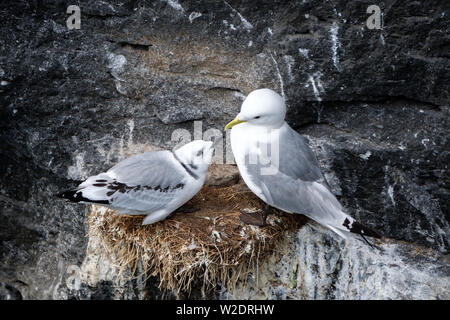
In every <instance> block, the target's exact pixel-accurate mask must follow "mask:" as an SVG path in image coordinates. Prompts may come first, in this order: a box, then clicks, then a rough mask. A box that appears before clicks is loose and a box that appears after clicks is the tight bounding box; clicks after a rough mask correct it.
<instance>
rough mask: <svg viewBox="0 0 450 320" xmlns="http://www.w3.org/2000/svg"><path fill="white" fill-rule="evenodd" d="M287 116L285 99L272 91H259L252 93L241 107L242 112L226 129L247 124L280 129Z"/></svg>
mask: <svg viewBox="0 0 450 320" xmlns="http://www.w3.org/2000/svg"><path fill="white" fill-rule="evenodd" d="M285 116H286V104H285V103H284V99H283V98H282V97H281V96H280V95H279V94H278V93H276V92H275V91H273V90H270V89H258V90H254V91H252V92H250V94H249V95H248V96H247V98H245V100H244V102H243V103H242V106H241V112H239V114H238V115H237V116H236V118H235V119H234V120H233V121H231V122H230V123H228V124H227V125H226V127H225V129H228V128H231V127H233V126H235V125H237V124H239V123H242V122H247V123H249V124H252V125H256V126H264V127H271V128H279V127H280V126H281V125H282V124H283V122H284V117H285Z"/></svg>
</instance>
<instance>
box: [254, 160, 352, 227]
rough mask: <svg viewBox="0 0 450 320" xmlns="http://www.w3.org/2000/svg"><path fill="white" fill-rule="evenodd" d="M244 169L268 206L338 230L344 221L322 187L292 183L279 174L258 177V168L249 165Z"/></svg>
mask: <svg viewBox="0 0 450 320" xmlns="http://www.w3.org/2000/svg"><path fill="white" fill-rule="evenodd" d="M246 169H247V172H246V174H247V176H248V178H249V179H250V180H251V181H252V182H253V183H254V184H255V185H256V186H258V187H259V188H260V189H261V192H262V194H263V196H264V197H265V198H266V199H265V201H266V202H267V203H268V204H269V205H271V206H273V207H275V208H278V209H281V210H283V211H286V212H290V213H301V214H304V215H306V216H308V217H310V218H311V219H313V220H316V221H317V222H320V223H322V224H327V225H331V226H336V227H340V226H342V223H343V221H344V220H345V217H346V215H345V213H343V212H342V206H341V204H340V203H339V201H338V200H337V199H336V197H335V196H334V195H333V194H332V193H331V191H330V190H329V189H328V188H327V187H326V186H325V185H323V184H322V183H320V182H317V181H303V180H301V179H294V178H292V177H290V176H288V175H286V174H284V173H283V172H278V173H276V174H272V175H261V174H260V169H261V167H260V166H258V165H251V164H250V165H247V168H246Z"/></svg>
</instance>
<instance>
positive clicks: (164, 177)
mask: <svg viewBox="0 0 450 320" xmlns="http://www.w3.org/2000/svg"><path fill="white" fill-rule="evenodd" d="M180 167H181V166H180V165H179V164H178V163H177V161H176V160H175V159H174V157H173V155H172V154H171V152H170V151H158V152H147V153H143V154H139V155H136V156H133V157H130V158H128V159H125V160H124V161H122V162H120V163H118V164H117V165H116V166H114V167H112V168H111V169H109V170H108V171H107V172H105V173H102V174H99V175H98V176H93V177H90V178H89V179H88V180H86V181H85V182H83V183H82V184H81V185H80V186H79V188H80V191H82V194H83V196H84V197H85V198H87V199H91V200H95V201H98V200H102V201H103V200H104V201H108V202H109V205H110V206H111V207H112V208H115V209H122V210H123V211H128V212H129V213H141V212H153V211H156V210H159V209H162V208H164V207H165V206H166V205H167V204H168V203H170V202H171V201H172V200H174V199H175V198H176V197H177V196H178V195H179V193H180V192H181V191H182V190H183V188H184V187H185V184H186V175H185V174H184V172H183V171H182V169H181V168H180Z"/></svg>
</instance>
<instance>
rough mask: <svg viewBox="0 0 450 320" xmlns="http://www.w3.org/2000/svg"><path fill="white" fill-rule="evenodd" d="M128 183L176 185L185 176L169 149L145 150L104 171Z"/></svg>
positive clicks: (153, 185)
mask: <svg viewBox="0 0 450 320" xmlns="http://www.w3.org/2000/svg"><path fill="white" fill-rule="evenodd" d="M106 173H107V174H108V175H110V176H112V177H115V178H116V179H117V180H119V181H120V182H122V183H126V184H129V185H134V186H136V185H146V186H152V187H156V186H160V187H162V188H165V187H167V186H176V185H177V184H178V183H179V182H180V181H182V180H183V179H184V178H185V174H184V172H183V171H182V170H181V169H180V165H179V163H178V162H177V161H176V160H175V158H174V157H173V154H172V153H171V152H170V151H157V152H146V153H142V154H138V155H135V156H132V157H130V158H127V159H125V160H123V161H121V162H119V163H118V164H117V165H115V166H114V167H112V168H111V169H109V170H108V171H107V172H106Z"/></svg>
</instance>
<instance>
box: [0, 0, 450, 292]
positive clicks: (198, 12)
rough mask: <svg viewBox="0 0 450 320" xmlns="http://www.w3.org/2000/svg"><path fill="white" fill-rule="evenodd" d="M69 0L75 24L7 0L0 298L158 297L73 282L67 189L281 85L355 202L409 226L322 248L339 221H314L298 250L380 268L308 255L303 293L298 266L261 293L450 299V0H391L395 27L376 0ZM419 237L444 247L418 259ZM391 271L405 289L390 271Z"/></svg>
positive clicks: (79, 220)
mask: <svg viewBox="0 0 450 320" xmlns="http://www.w3.org/2000/svg"><path fill="white" fill-rule="evenodd" d="M375 3H377V1H375ZM71 4H79V5H80V8H81V29H80V30H68V28H67V27H66V20H67V18H68V17H69V15H68V14H67V13H66V9H67V4H66V3H65V2H64V1H56V0H54V1H51V0H49V1H2V2H1V3H0V18H1V21H2V28H1V30H0V106H1V108H0V127H1V131H0V203H1V206H0V217H1V219H2V224H1V226H0V297H1V298H5V299H18V298H25V299H44V298H55V299H58V298H59V299H60V298H92V299H93V298H98V299H100V298H105V299H106V298H143V294H142V290H141V289H143V288H144V287H145V285H144V284H142V283H137V282H135V283H133V282H130V283H127V284H123V283H120V284H117V283H115V282H114V280H111V278H108V277H105V278H104V279H103V278H102V280H101V281H98V282H91V283H90V282H89V281H87V280H86V282H83V283H82V284H80V286H81V287H80V288H81V289H80V290H81V291H80V290H75V291H73V290H71V289H70V288H69V287H68V285H67V283H68V282H67V281H68V278H70V276H71V274H69V272H68V270H72V269H69V268H74V267H73V266H75V267H76V266H78V267H81V266H82V265H85V263H84V264H83V261H84V262H86V258H87V257H88V256H90V254H88V255H87V253H86V252H87V250H88V239H86V237H85V235H86V226H85V224H84V221H85V218H86V214H87V208H86V207H84V206H77V205H72V204H67V203H64V202H61V201H57V200H55V198H54V197H53V196H52V195H53V194H54V193H56V192H57V191H60V190H62V189H65V188H68V187H72V186H74V185H75V184H76V183H77V181H79V180H82V179H84V178H86V177H88V176H89V175H92V174H95V173H98V172H99V171H102V170H106V169H108V168H109V167H111V166H112V165H114V164H115V163H117V162H118V161H120V160H122V159H123V158H125V157H127V156H129V155H132V154H135V153H139V152H143V151H148V150H154V149H156V148H172V147H174V146H175V145H178V144H180V143H183V142H185V141H180V139H178V138H180V135H174V139H172V133H174V130H176V129H178V130H181V129H184V130H187V131H176V132H177V133H186V132H188V133H189V135H192V136H194V135H193V132H194V121H195V120H201V121H202V123H201V124H202V131H206V130H209V129H212V128H215V129H217V130H219V131H220V130H222V128H223V127H224V125H225V124H226V123H227V122H228V121H229V120H230V119H232V118H234V116H235V115H236V114H237V112H238V111H239V107H240V104H241V102H242V100H243V98H244V97H245V95H246V94H248V93H249V92H250V91H252V90H254V89H257V88H261V87H269V88H272V89H274V90H277V91H278V92H280V93H281V94H283V95H284V97H285V99H286V101H287V105H288V119H287V120H288V122H289V123H290V124H291V125H292V126H293V127H294V128H296V129H297V130H298V131H299V132H301V133H303V134H305V135H307V136H308V137H309V140H310V143H311V146H312V147H313V148H314V149H315V151H316V152H317V154H318V157H319V160H320V162H321V163H322V165H323V169H324V172H325V173H326V176H327V179H328V180H329V182H330V185H331V186H332V187H333V189H334V191H335V192H336V194H337V195H338V196H339V198H340V200H341V202H342V203H343V205H344V206H345V208H346V209H347V211H348V212H349V213H350V214H351V215H353V216H354V217H356V218H358V219H359V220H361V221H362V222H363V223H365V224H367V225H369V226H370V227H372V228H374V229H377V230H378V231H379V232H381V233H382V234H383V235H384V236H386V237H388V238H392V239H396V241H395V242H392V243H391V244H389V246H388V248H387V249H386V253H385V254H384V255H378V254H375V253H367V252H366V251H363V252H361V253H358V252H357V249H358V248H359V246H358V245H356V247H355V245H349V246H348V247H344V246H343V245H342V244H338V245H334V244H333V248H334V249H333V250H332V249H330V248H331V247H330V246H331V245H325V246H320V245H318V243H325V244H326V243H328V242H330V241H331V240H330V235H329V233H327V232H323V231H322V230H321V232H311V231H308V230H310V229H305V230H304V229H302V230H300V231H299V234H298V236H295V237H296V238H295V239H296V240H295V241H293V242H292V243H291V245H290V248H291V249H292V250H293V251H294V253H292V255H289V256H288V257H286V258H285V260H286V261H284V262H282V263H283V264H284V265H286V266H291V265H294V260H292V259H294V254H295V255H296V256H298V257H300V258H301V257H302V254H307V255H311V256H314V257H317V259H319V257H322V258H323V257H328V255H331V256H332V258H333V259H337V258H336V253H335V252H334V250H336V252H341V251H342V253H341V258H340V259H341V260H339V261H341V262H339V263H340V264H341V265H342V268H343V269H340V271H339V272H340V273H342V274H344V275H345V276H346V277H347V276H350V275H353V274H355V272H356V271H355V269H352V268H354V266H356V265H358V266H359V267H360V268H361V269H364V268H367V267H370V268H371V269H373V270H374V274H375V275H373V276H371V277H365V276H357V277H356V278H354V279H355V280H354V281H355V282H352V284H349V285H348V287H345V286H344V284H343V283H342V282H339V281H337V282H336V284H334V285H328V287H327V284H326V283H328V282H329V281H334V280H332V279H334V278H333V277H329V278H327V277H325V274H326V273H325V274H324V273H320V272H319V273H318V274H321V275H323V277H322V278H320V279H318V278H317V279H316V278H314V276H313V274H312V273H311V272H314V271H313V270H314V268H316V267H315V265H318V266H320V267H317V268H319V269H320V268H322V267H323V268H324V270H328V269H330V268H331V267H330V268H328V266H329V265H328V264H317V263H316V262H314V261H315V260H314V259H316V258H314V259H312V260H305V259H303V260H301V261H303V262H302V263H303V265H301V266H300V265H299V267H298V270H303V271H301V272H300V271H299V272H298V275H299V274H304V275H305V277H306V280H305V279H304V278H298V280H297V285H296V287H295V288H296V289H295V290H294V289H289V290H288V289H287V288H288V287H289V285H288V284H289V281H288V280H287V278H286V275H287V273H284V275H280V277H281V278H282V280H280V281H281V282H280V283H281V284H280V286H284V287H285V289H283V290H284V291H283V290H281V291H280V294H279V295H277V294H275V293H273V292H272V291H266V292H265V293H264V294H262V293H260V292H258V293H253V291H252V290H251V289H249V292H247V293H246V295H247V296H253V297H256V296H258V297H271V298H275V297H279V298H288V297H297V298H339V297H345V298H350V299H359V298H364V297H367V298H372V297H381V298H392V299H397V298H418V297H422V298H429V299H436V298H447V299H448V274H449V272H448V269H446V268H443V267H442V263H441V262H442V261H447V262H448V260H445V259H448V258H447V257H448V255H447V254H448V250H449V240H448V239H449V234H450V231H449V220H450V216H449V191H448V190H449V175H448V163H449V150H448V145H449V142H448V136H449V135H448V127H449V106H450V103H449V102H450V96H449V90H448V88H449V84H450V79H449V77H450V40H449V37H448V34H449V30H450V22H449V21H450V19H449V17H448V6H447V4H446V2H445V1H426V2H418V1H402V2H399V1H384V2H379V3H378V4H379V5H380V8H381V10H382V12H383V16H382V26H383V28H382V29H381V30H377V29H374V30H369V29H368V28H367V27H366V19H367V18H368V16H369V14H367V13H366V9H367V7H368V6H369V5H371V4H374V1H344V0H335V1H318V0H317V1H316V0H311V1H308V0H306V1H272V0H271V1H246V2H239V1H232V0H229V1H219V0H216V1H206V0H205V1H181V0H180V1H176V0H171V1H165V0H160V1H144V0H138V1H74V2H73V3H71ZM181 137H182V139H181V140H183V139H184V140H185V139H186V135H181ZM224 147H225V148H224V152H227V162H228V161H229V160H230V150H229V148H227V147H229V145H226V144H225V143H224ZM223 160H225V156H224V159H223ZM300 235H301V236H300ZM304 236H305V237H304ZM89 241H90V239H89ZM398 241H400V242H398ZM331 242H333V243H335V241H334V240H333V241H331ZM419 246H420V247H422V246H423V247H425V248H427V249H426V250H430V252H432V253H430V255H427V256H426V257H424V258H423V260H417V259H413V258H408V257H411V252H414V250H416V248H418V247H419ZM330 251H333V253H332V254H331V253H330ZM291 257H292V259H291ZM322 258H320V259H322ZM290 259H291V260H292V261H291V260H290ZM390 260H392V263H391V262H389V261H390ZM421 261H423V263H424V265H427V266H429V267H427V268H421V267H420V264H421ZM277 263H279V262H277ZM94 264H95V263H94ZM391 264H397V265H399V266H400V267H398V268H399V269H395V267H390V265H391ZM447 264H448V263H447ZM350 265H352V266H353V267H350ZM333 268H334V267H333ZM333 268H331V269H330V270H334V269H333ZM345 268H347V271H346V270H345ZM377 268H379V270H377ZM350 269H351V270H350ZM308 270H309V271H308ZM402 270H405V273H402V272H401V271H402ZM308 272H309V273H308ZM307 274H309V275H310V276H312V279H311V278H308V276H307ZM402 274H404V277H403V278H402ZM382 275H386V277H387V278H388V279H391V280H392V281H391V282H390V284H389V286H387V285H386V286H377V285H375V284H374V282H373V281H375V280H376V279H378V278H377V277H378V276H382ZM406 275H408V276H406ZM272 276H273V274H272V273H270V270H268V271H267V274H266V278H270V277H272ZM397 277H398V279H397ZM307 279H309V280H307ZM314 279H316V280H314ZM396 279H397V280H396ZM399 279H405V281H401V280H399ZM421 279H423V281H422V280H421ZM152 281H153V282H152ZM152 281H150V282H149V285H147V287H148V288H149V286H150V287H151V288H150V291H151V292H153V293H154V296H155V297H159V296H160V295H159V293H158V292H157V290H156V289H155V285H154V284H156V283H157V280H156V279H153V280H152ZM305 281H306V282H305ZM307 281H309V282H307ZM371 281H372V282H371ZM421 281H422V282H421ZM303 282H304V283H303ZM89 283H90V284H89ZM94 283H95V285H94ZM433 283H436V286H433ZM152 285H153V287H152ZM286 285H287V286H288V287H286ZM69 286H70V285H69ZM324 287H327V288H328V289H326V290H325V289H323V288H324ZM364 287H369V289H367V290H366V289H364ZM299 288H303V289H301V290H300V289H299ZM345 288H347V289H345ZM152 290H153V291H152ZM155 290H156V291H155ZM268 290H269V289H268ZM270 290H271V289H270ZM345 290H347V291H346V292H345V293H344V291H345ZM364 290H366V291H364ZM294 291H295V292H294ZM300 291H302V292H300ZM398 291H400V292H398ZM405 291H408V292H407V293H405ZM244 296H245V294H244Z"/></svg>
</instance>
